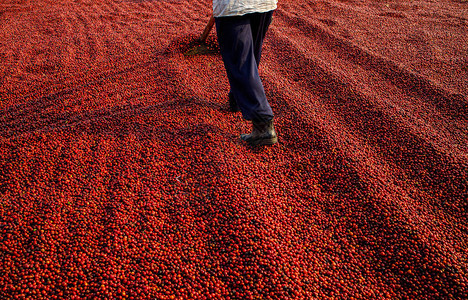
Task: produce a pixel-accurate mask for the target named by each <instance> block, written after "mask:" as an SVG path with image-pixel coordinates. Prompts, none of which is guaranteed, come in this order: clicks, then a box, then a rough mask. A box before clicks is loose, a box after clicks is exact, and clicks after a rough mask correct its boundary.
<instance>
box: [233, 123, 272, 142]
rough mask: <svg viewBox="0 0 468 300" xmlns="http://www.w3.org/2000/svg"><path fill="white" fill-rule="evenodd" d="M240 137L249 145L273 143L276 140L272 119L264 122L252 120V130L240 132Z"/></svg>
mask: <svg viewBox="0 0 468 300" xmlns="http://www.w3.org/2000/svg"><path fill="white" fill-rule="evenodd" d="M240 138H241V139H242V140H243V141H245V142H247V143H248V144H249V145H251V146H262V145H273V144H276V143H277V142H278V136H277V135H276V132H275V127H274V126H273V120H270V121H266V122H258V121H257V122H256V121H252V132H251V133H249V134H241V136H240Z"/></svg>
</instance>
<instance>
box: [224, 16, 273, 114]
mask: <svg viewBox="0 0 468 300" xmlns="http://www.w3.org/2000/svg"><path fill="white" fill-rule="evenodd" d="M272 15H273V11H270V12H266V13H252V14H247V15H243V16H235V17H219V18H216V32H217V35H218V43H219V48H220V51H221V55H222V57H223V61H224V66H225V67H226V73H227V77H228V80H229V84H230V86H231V91H230V93H232V95H233V96H234V99H235V100H236V102H237V105H238V106H239V109H240V110H241V112H242V116H243V117H244V119H246V120H253V121H259V122H263V121H269V120H271V119H273V111H272V110H271V107H270V104H269V103H268V100H267V98H266V95H265V90H264V88H263V84H262V81H261V79H260V76H259V74H258V65H259V64H260V57H261V54H262V45H263V39H264V38H265V34H266V32H267V29H268V26H269V25H270V23H271V18H272Z"/></svg>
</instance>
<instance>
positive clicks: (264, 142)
mask: <svg viewBox="0 0 468 300" xmlns="http://www.w3.org/2000/svg"><path fill="white" fill-rule="evenodd" d="M240 138H241V140H243V141H244V142H246V143H247V144H249V145H250V146H270V145H274V144H276V143H277V142H278V138H277V137H274V138H270V139H262V140H255V141H253V142H250V141H246V140H245V139H244V138H243V136H242V135H241V137H240Z"/></svg>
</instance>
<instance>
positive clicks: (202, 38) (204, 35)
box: [199, 16, 215, 43]
mask: <svg viewBox="0 0 468 300" xmlns="http://www.w3.org/2000/svg"><path fill="white" fill-rule="evenodd" d="M214 23H215V18H214V17H213V16H211V18H210V20H209V21H208V24H206V27H205V30H203V33H202V35H201V36H200V39H199V40H200V42H201V43H204V42H205V41H206V39H207V38H208V35H209V34H210V31H211V29H212V28H213V25H214Z"/></svg>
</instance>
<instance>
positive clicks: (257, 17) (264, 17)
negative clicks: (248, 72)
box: [250, 11, 273, 67]
mask: <svg viewBox="0 0 468 300" xmlns="http://www.w3.org/2000/svg"><path fill="white" fill-rule="evenodd" d="M272 17H273V11H269V12H266V13H259V14H252V15H250V26H251V29H252V39H253V45H254V54H255V60H256V61H257V67H258V65H260V58H261V56H262V46H263V40H264V39H265V35H266V33H267V30H268V27H269V26H270V24H271V20H272Z"/></svg>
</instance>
